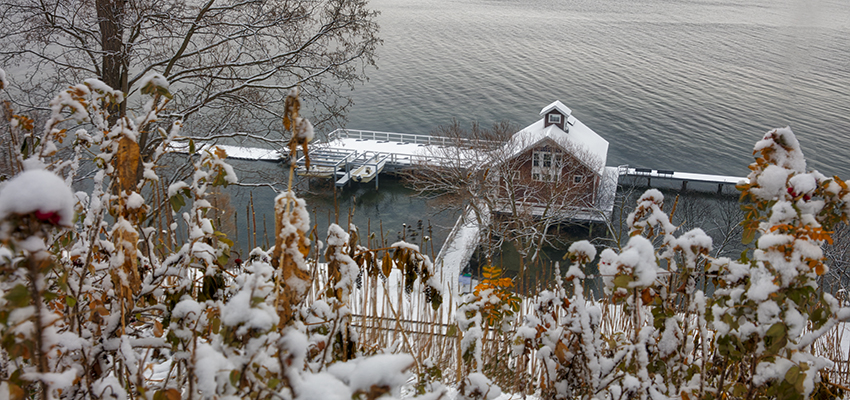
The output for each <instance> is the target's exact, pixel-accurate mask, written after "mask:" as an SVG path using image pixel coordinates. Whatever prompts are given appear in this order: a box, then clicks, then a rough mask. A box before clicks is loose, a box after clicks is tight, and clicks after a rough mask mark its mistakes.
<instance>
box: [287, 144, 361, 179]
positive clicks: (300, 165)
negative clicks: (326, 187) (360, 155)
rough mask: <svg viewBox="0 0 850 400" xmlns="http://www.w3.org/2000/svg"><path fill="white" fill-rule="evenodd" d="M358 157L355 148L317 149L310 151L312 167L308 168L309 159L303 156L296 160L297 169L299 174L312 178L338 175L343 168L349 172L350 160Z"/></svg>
mask: <svg viewBox="0 0 850 400" xmlns="http://www.w3.org/2000/svg"><path fill="white" fill-rule="evenodd" d="M356 157H357V152H356V151H355V150H346V149H316V150H313V151H311V153H310V169H309V170H308V169H307V160H306V158H305V157H303V156H302V157H301V158H299V159H298V161H296V164H295V171H296V172H297V173H298V175H299V176H307V177H311V178H331V177H336V175H337V174H338V173H339V171H340V170H341V169H344V170H345V172H348V169H347V168H348V166H349V162H350V161H351V160H353V159H354V158H356Z"/></svg>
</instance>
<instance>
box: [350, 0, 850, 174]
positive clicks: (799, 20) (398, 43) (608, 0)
mask: <svg viewBox="0 0 850 400" xmlns="http://www.w3.org/2000/svg"><path fill="white" fill-rule="evenodd" d="M370 4H371V6H372V7H373V8H375V9H378V10H380V11H381V13H382V14H381V16H380V18H379V22H380V25H381V37H383V39H384V46H383V47H381V48H380V49H379V60H378V64H379V69H378V70H377V71H371V72H370V74H369V76H370V78H371V79H370V81H369V82H368V83H366V84H365V85H363V86H361V87H358V88H357V89H356V90H355V92H354V98H355V101H356V106H355V107H354V109H353V110H352V112H351V113H350V122H349V124H348V127H350V128H354V129H368V130H383V131H392V132H406V133H429V132H430V131H431V130H432V129H433V128H434V127H436V126H438V125H440V124H448V123H449V122H451V119H452V118H457V119H458V120H460V121H466V122H468V121H478V122H480V123H482V124H485V125H489V124H491V123H493V122H496V121H500V120H511V121H513V122H516V123H518V124H520V125H521V126H526V125H528V124H530V123H532V122H534V121H535V120H536V119H538V118H539V116H538V112H539V111H540V109H541V108H542V107H543V106H545V105H547V104H549V103H551V102H552V101H554V100H556V99H560V100H561V101H562V102H564V103H565V104H566V105H567V106H569V107H570V108H572V110H573V114H574V115H575V116H576V117H577V118H579V119H580V120H582V122H584V123H585V124H587V125H588V126H589V127H591V128H592V129H594V130H595V131H596V132H597V133H598V134H600V135H601V136H603V137H604V138H606V139H607V140H608V141H609V142H610V148H609V157H608V165H619V164H629V165H632V166H641V167H649V168H657V169H670V170H676V171H683V172H700V173H717V174H725V175H736V176H744V175H746V174H747V172H748V170H747V168H746V166H747V164H749V163H750V162H751V160H752V156H751V154H752V147H753V144H754V143H755V142H756V141H757V140H759V139H760V138H761V136H762V135H763V133H764V132H766V131H767V130H769V129H771V128H774V127H781V126H786V125H790V126H791V128H792V129H793V130H794V132H795V133H796V134H797V136H798V137H799V139H800V142H801V143H802V145H803V150H804V152H805V154H806V156H807V157H808V159H809V163H810V166H811V167H813V168H817V169H819V170H821V172H823V173H825V174H827V175H832V174H838V175H840V176H842V177H844V178H850V165H848V162H847V161H848V155H850V50H848V49H850V2H848V1H846V0H835V1H832V0H817V1H807V0H733V1H724V0H720V1H692V0H645V1H628V0H627V1H623V0H597V1H587V0H461V1H457V0H373V1H371V3H370Z"/></svg>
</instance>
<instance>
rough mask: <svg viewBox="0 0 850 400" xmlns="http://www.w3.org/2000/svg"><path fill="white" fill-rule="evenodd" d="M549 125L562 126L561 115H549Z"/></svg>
mask: <svg viewBox="0 0 850 400" xmlns="http://www.w3.org/2000/svg"><path fill="white" fill-rule="evenodd" d="M549 123H550V124H560V123H561V114H556V113H552V114H549Z"/></svg>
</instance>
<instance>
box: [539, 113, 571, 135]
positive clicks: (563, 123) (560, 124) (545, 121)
mask: <svg viewBox="0 0 850 400" xmlns="http://www.w3.org/2000/svg"><path fill="white" fill-rule="evenodd" d="M550 115H560V116H561V122H558V123H554V122H549V116H550ZM566 123H567V116H566V115H564V114H562V113H561V112H560V111H558V110H552V111H549V112H548V113H546V115H544V116H543V127H544V128H545V127H548V126H550V125H555V126H557V127H558V128H561V130H562V131H564V132H566V131H567V130H566V129H564V126H566Z"/></svg>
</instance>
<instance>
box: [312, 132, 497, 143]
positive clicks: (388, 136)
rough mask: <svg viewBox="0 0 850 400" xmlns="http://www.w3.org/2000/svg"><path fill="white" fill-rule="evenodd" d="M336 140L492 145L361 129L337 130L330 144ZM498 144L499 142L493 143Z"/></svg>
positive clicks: (330, 134)
mask: <svg viewBox="0 0 850 400" xmlns="http://www.w3.org/2000/svg"><path fill="white" fill-rule="evenodd" d="M336 139H359V140H378V141H386V142H394V143H410V144H423V145H428V146H457V145H458V144H460V145H481V144H483V143H491V142H490V141H483V140H478V139H465V138H455V137H446V136H431V135H417V134H413V133H395V132H381V131H364V130H359V129H342V128H340V129H337V130H335V131H333V132H331V133H329V134H328V142H332V141H334V140H336ZM492 143H497V142H492Z"/></svg>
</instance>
